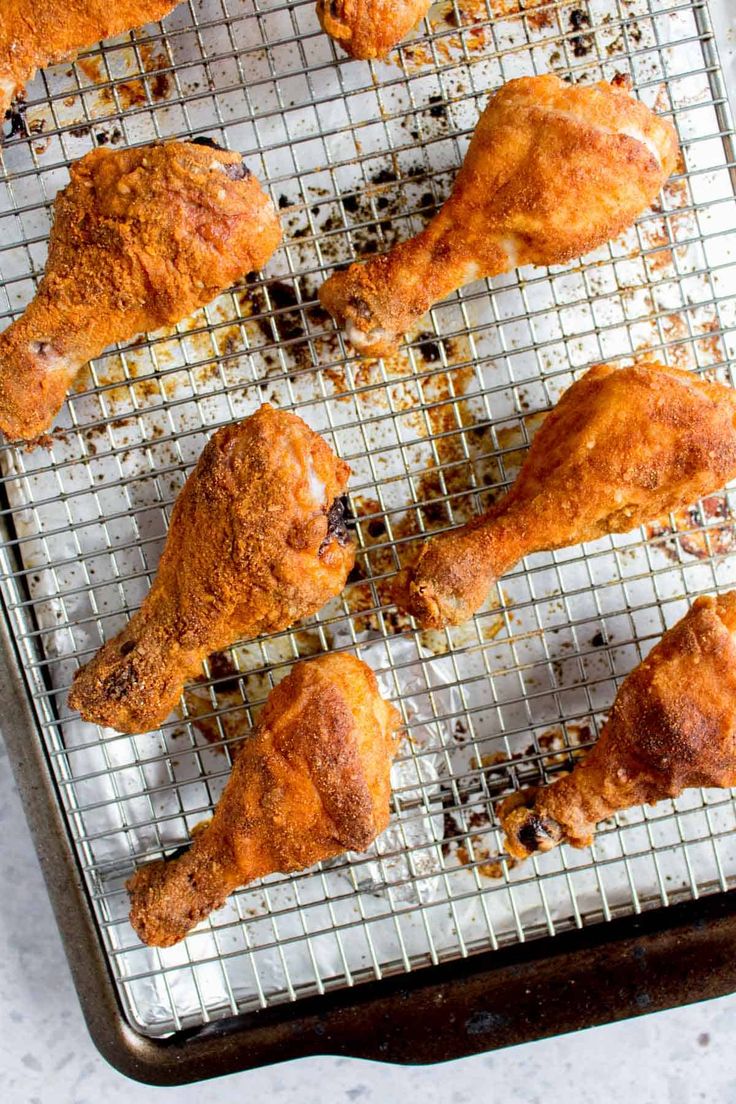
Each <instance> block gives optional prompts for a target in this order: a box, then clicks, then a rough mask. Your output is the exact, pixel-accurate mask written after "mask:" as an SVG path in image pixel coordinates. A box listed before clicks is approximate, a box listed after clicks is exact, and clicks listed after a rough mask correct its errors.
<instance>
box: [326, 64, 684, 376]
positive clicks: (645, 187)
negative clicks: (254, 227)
mask: <svg viewBox="0 0 736 1104" xmlns="http://www.w3.org/2000/svg"><path fill="white" fill-rule="evenodd" d="M676 157H677V140H676V135H675V131H674V129H673V127H672V126H671V125H670V124H669V123H668V122H665V121H664V120H662V119H659V118H658V117H657V116H656V115H654V114H653V113H652V112H651V111H650V110H649V108H647V107H646V106H645V105H644V104H642V103H641V102H640V101H638V100H636V99H635V98H634V97H633V96H632V95H631V94H630V93H629V91H628V89H626V88H624V87H621V86H619V85H610V84H605V83H601V84H597V85H594V86H592V87H591V86H581V85H569V84H566V83H565V82H564V81H561V80H559V78H557V77H555V76H552V75H547V76H540V77H521V78H519V79H518V80H512V81H509V82H508V84H506V85H504V86H503V88H501V89H500V91H498V92H497V93H496V94H495V95H494V96H493V97H492V98H491V100H490V101H489V103H488V106H487V107H486V109H485V111H484V112H483V115H482V116H481V118H480V120H479V122H478V126H477V128H476V131H475V135H474V137H473V141H472V142H471V144H470V149H469V150H468V154H467V157H466V158H465V163H464V165H463V167H462V169H461V170H460V173H459V174H458V177H457V180H456V182H455V186H454V188H453V191H452V195H451V196H450V198H449V199H448V201H447V203H446V204H445V205H444V207H443V208H442V210H441V211H440V212H439V214H437V215H436V216H435V217H434V218H433V219H432V221H431V222H430V223H429V225H428V226H427V227H426V229H425V230H424V231H423V232H422V233H421V234H419V235H418V236H417V237H415V238H412V239H411V240H409V241H407V242H403V243H402V244H401V245H399V246H397V247H396V248H395V249H393V250H391V251H390V252H389V253H387V254H385V255H384V256H381V257H374V258H371V259H370V260H368V261H367V262H365V263H363V264H354V265H351V266H350V267H349V268H348V269H346V270H345V271H344V272H338V273H335V274H334V275H333V276H331V277H330V278H329V280H327V282H326V283H325V284H324V285H323V286H322V288H321V289H320V299H321V301H322V304H323V306H324V307H325V308H326V309H327V310H329V311H330V313H331V314H332V315H333V316H334V318H335V319H336V321H337V322H338V324H339V325H340V326H341V327H343V328H344V329H345V331H346V335H347V337H348V340H350V341H351V342H352V343H353V344H354V345H355V347H356V349H357V350H358V352H361V353H363V354H364V355H367V356H379V355H382V354H384V353H388V352H390V351H391V350H392V349H393V348H394V347H395V345H396V343H397V341H398V340H399V339H400V338H401V336H402V335H403V334H404V333H406V332H407V330H409V329H411V328H412V327H413V326H414V325H415V324H416V323H417V322H418V321H419V319H420V318H421V316H422V314H424V313H425V311H426V310H428V309H429V307H430V306H431V305H432V303H434V302H436V301H437V300H438V299H442V298H444V297H445V296H446V295H449V294H450V292H452V291H454V290H455V289H456V288H458V287H461V286H462V285H463V284H466V283H469V282H471V281H472V280H476V279H479V278H480V277H483V276H493V275H496V274H497V273H499V272H505V271H507V270H508V269H510V268H514V267H515V266H521V265H526V264H536V265H550V264H561V263H563V262H565V261H569V260H571V259H572V258H573V257H577V256H580V255H581V254H584V253H587V252H589V251H590V250H591V249H594V248H596V247H597V246H599V245H601V244H602V243H603V242H605V241H608V240H609V239H610V238H613V237H615V236H616V235H617V234H619V233H620V232H621V231H622V230H623V229H624V228H625V227H626V226H629V225H630V224H631V223H632V222H633V221H634V219H635V218H636V217H637V215H639V214H640V213H641V212H642V211H643V210H644V209H645V208H646V207H647V206H648V205H649V204H650V203H651V202H652V201H653V200H654V198H655V197H656V195H657V193H658V191H659V190H660V188H661V187H662V185H663V184H664V182H665V181H666V179H667V177H668V176H669V175H670V173H671V172H672V170H673V168H674V166H675V160H676Z"/></svg>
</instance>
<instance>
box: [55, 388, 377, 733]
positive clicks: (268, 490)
mask: <svg viewBox="0 0 736 1104" xmlns="http://www.w3.org/2000/svg"><path fill="white" fill-rule="evenodd" d="M349 474H350V468H349V467H348V465H347V464H345V463H344V462H343V461H342V460H338V458H337V457H336V456H335V454H334V453H333V452H332V450H331V449H330V447H329V445H328V444H327V442H326V441H324V440H323V439H322V438H321V437H320V436H319V434H317V433H315V432H314V431H313V430H311V429H310V428H309V427H308V426H307V425H306V424H305V423H304V422H303V421H302V420H301V418H298V417H296V415H294V414H287V413H285V412H282V411H279V410H275V409H274V408H273V407H272V406H269V405H265V406H262V407H261V408H260V410H259V411H257V413H255V414H253V415H252V416H251V417H249V418H246V419H245V420H244V421H242V422H240V423H238V424H235V425H230V426H225V427H224V428H223V429H220V430H218V432H217V433H215V434H214V436H213V437H212V438H211V439H210V441H209V442H208V444H207V445H206V447H205V449H204V451H203V453H202V455H201V457H200V459H199V462H198V463H197V466H196V467H195V469H194V471H193V472H192V474H191V475H190V476H189V478H188V480H187V482H186V484H185V485H184V487H183V489H182V491H181V493H180V494H179V497H178V498H177V500H176V503H175V505H174V509H173V512H172V516H171V526H170V528H169V535H168V538H167V541H166V547H165V548H164V552H163V555H162V556H161V562H160V564H159V568H158V572H157V574H156V578H155V580H154V583H153V586H152V587H151V590H150V591H149V593H148V595H147V597H146V599H145V601H144V602H143V605H142V606H141V608H140V610H139V611H138V612H137V613H136V614H135V615H134V616H133V617H132V618H131V620H130V622H129V623H128V625H127V626H126V628H125V629H123V631H122V632H121V633H119V634H118V635H117V636H116V637H115V638H114V639H113V640H110V641H108V642H107V643H106V644H105V645H104V646H103V647H102V648H101V649H100V651H99V652H98V653H97V655H96V656H95V657H94V659H93V660H92V661H91V662H90V663H88V664H87V666H86V667H83V668H82V669H81V670H80V671H78V672H77V675H76V677H75V679H74V683H73V686H72V689H71V691H70V693H69V704H70V706H71V708H72V709H78V710H79V712H80V713H81V714H82V716H83V718H84V719H85V720H87V721H93V722H96V723H97V724H101V725H108V726H109V727H111V728H115V729H117V730H118V731H119V732H143V731H147V730H149V729H151V728H154V727H155V726H156V725H158V724H160V723H161V722H162V721H163V720H164V719H165V718H166V717H167V716H168V715H169V713H170V712H171V711H172V709H173V708H174V706H175V705H176V704H177V701H178V699H179V695H180V694H181V691H182V687H183V685H184V683H185V681H186V680H187V679H189V678H191V677H193V676H195V675H199V674H200V672H201V666H202V660H203V659H205V658H206V657H207V656H208V655H211V654H212V653H213V652H218V651H221V650H222V649H223V648H226V647H228V646H229V645H231V644H232V643H233V642H234V641H236V640H239V639H244V638H251V637H254V636H257V635H258V634H259V633H267V632H278V631H280V630H282V629H286V628H288V627H289V626H290V625H293V624H294V622H295V621H298V620H299V619H300V618H302V617H307V616H309V615H310V614H312V613H316V611H317V610H318V609H320V608H321V607H322V606H323V605H324V604H325V602H327V601H328V600H329V599H330V598H333V597H334V596H335V595H337V594H339V593H340V592H341V591H342V589H343V587H344V586H345V582H346V580H347V576H348V574H349V572H350V570H351V568H352V566H353V562H354V558H355V552H354V547H353V543H352V541H351V539H350V536H349V534H348V531H347V529H346V527H345V522H344V517H343V505H344V504H343V498H342V496H343V495H344V492H345V489H346V485H347V481H348V476H349Z"/></svg>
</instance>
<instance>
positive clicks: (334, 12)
mask: <svg viewBox="0 0 736 1104" xmlns="http://www.w3.org/2000/svg"><path fill="white" fill-rule="evenodd" d="M431 6H432V0H317V15H318V16H319V21H320V23H321V24H322V28H323V30H325V31H326V32H327V34H328V35H330V37H331V38H334V39H335V41H336V42H337V43H339V45H340V46H342V48H343V50H345V52H346V53H348V54H350V56H351V57H354V58H366V59H367V58H380V57H385V55H386V54H387V53H388V52H389V50H390V49H391V48H392V47H393V46H395V45H396V43H397V42H400V41H401V39H402V38H404V36H405V35H407V34H408V33H409V31H411V30H412V28H414V27H416V25H417V23H418V22H419V20H420V19H421V18H422V17H423V16H425V15H426V14H427V12H428V11H429V9H430V8H431Z"/></svg>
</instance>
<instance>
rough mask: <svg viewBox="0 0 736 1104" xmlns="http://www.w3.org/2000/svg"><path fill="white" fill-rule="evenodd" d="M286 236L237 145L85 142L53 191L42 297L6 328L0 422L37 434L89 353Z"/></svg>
mask: <svg viewBox="0 0 736 1104" xmlns="http://www.w3.org/2000/svg"><path fill="white" fill-rule="evenodd" d="M280 241H281V226H280V223H279V219H278V215H277V214H276V211H275V208H274V206H273V203H272V202H271V200H270V199H269V197H268V196H267V195H266V193H265V192H264V191H263V189H262V188H261V185H260V184H259V183H258V181H257V180H256V178H255V177H254V176H253V175H252V174H251V173H250V172H249V170H248V169H246V168H245V166H244V165H243V162H242V159H241V157H240V154H238V153H232V152H230V151H228V150H222V149H218V148H217V147H214V146H213V145H212V144H211V143H207V144H200V143H198V142H165V143H162V144H157V145H152V146H143V147H140V148H138V149H121V150H110V149H96V150H93V151H92V152H91V153H88V154H87V155H86V156H85V157H83V158H82V159H81V160H80V161H77V162H76V163H75V164H74V165H72V168H71V182H70V183H69V185H68V186H67V187H66V188H64V190H63V191H62V192H60V193H59V195H58V196H57V197H56V201H55V203H54V225H53V229H52V231H51V240H50V243H49V256H48V261H47V263H46V272H45V275H44V278H43V280H42V281H41V283H40V285H39V287H38V291H37V293H36V297H35V299H34V300H33V301H32V302H31V303H30V304H29V306H28V307H27V308H26V311H25V313H24V314H23V315H21V317H20V318H19V319H18V320H17V321H16V322H14V323H13V324H12V325H11V326H9V327H8V329H6V330H5V331H4V332H3V333H2V334H0V429H1V430H2V431H3V433H5V435H6V436H7V437H10V438H21V439H23V440H30V439H33V438H35V437H38V435H39V434H41V433H43V432H44V431H45V430H47V429H48V428H49V427H50V425H51V424H52V422H53V420H54V418H55V417H56V414H57V413H58V411H59V409H60V407H61V405H62V403H63V402H64V398H65V395H66V393H67V391H68V389H69V387H70V386H71V385H72V383H73V382H74V380H75V378H76V376H77V374H78V373H79V371H80V369H81V368H83V367H84V365H85V364H86V363H87V362H88V361H89V360H92V359H93V358H94V357H96V356H99V354H100V353H101V352H102V351H103V349H105V348H106V347H107V346H108V345H111V344H113V343H114V342H117V341H128V340H129V339H130V338H132V337H135V335H136V334H139V333H143V332H145V331H147V330H155V329H158V328H159V327H160V326H171V325H173V324H174V323H176V322H178V321H179V320H180V319H182V318H185V317H186V316H187V315H189V314H191V313H192V311H194V310H196V309H197V308H198V307H201V306H203V304H205V303H208V302H209V301H210V300H211V299H214V298H215V296H216V295H219V294H220V292H221V291H223V290H224V289H225V288H227V287H229V286H230V284H232V283H233V282H234V281H235V280H237V279H239V278H240V277H241V276H243V275H245V274H246V273H248V272H251V271H253V270H254V269H258V268H261V267H262V266H263V265H264V264H265V263H266V261H267V260H268V259H269V257H270V256H271V254H272V253H273V251H274V250H275V249H276V247H277V245H278V244H279V242H280Z"/></svg>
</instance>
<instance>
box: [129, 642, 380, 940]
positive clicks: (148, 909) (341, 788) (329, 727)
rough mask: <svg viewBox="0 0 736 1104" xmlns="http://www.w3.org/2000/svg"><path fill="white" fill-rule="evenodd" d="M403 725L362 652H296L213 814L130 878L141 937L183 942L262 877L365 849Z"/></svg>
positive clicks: (132, 912)
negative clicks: (175, 852)
mask: <svg viewBox="0 0 736 1104" xmlns="http://www.w3.org/2000/svg"><path fill="white" fill-rule="evenodd" d="M399 726H400V717H399V714H398V712H397V710H396V709H394V707H393V706H392V705H391V704H390V703H389V702H387V701H385V700H384V699H383V698H382V697H381V695H380V693H379V691H378V686H377V683H376V679H375V675H374V674H373V672H372V671H371V670H370V668H369V667H367V666H366V665H365V664H364V663H361V662H360V660H358V659H355V658H354V657H353V656H348V655H337V654H335V655H324V656H319V657H318V658H317V659H313V660H309V661H307V662H305V663H298V664H297V665H296V667H294V669H293V671H292V672H291V674H290V675H289V676H288V678H286V679H285V680H284V681H283V682H282V683H280V684H279V685H278V686H277V687H276V689H275V690H274V691H273V692H272V693H271V695H270V696H269V698H268V701H267V702H266V706H265V708H264V711H263V714H262V716H261V719H260V722H259V724H258V727H257V729H256V730H255V733H254V734H253V736H252V737H251V739H249V740H248V741H246V743H245V744H244V745H243V750H242V751H241V753H240V755H239V756H238V759H237V761H236V763H235V766H234V767H233V772H232V775H231V776H230V781H229V782H228V785H227V787H226V789H225V792H224V794H223V795H222V798H221V799H220V802H219V804H218V806H217V808H216V810H215V814H214V817H213V819H212V821H211V823H210V824H209V825H208V826H207V827H206V828H204V829H203V830H201V831H199V832H197V834H196V835H195V837H194V839H193V842H192V845H191V847H190V848H189V850H188V851H187V852H186V853H185V854H184V855H182V856H181V857H179V858H176V859H171V860H168V861H160V862H154V863H149V864H148V865H146V866H143V867H141V868H140V869H139V870H137V871H136V873H135V874H134V875H133V877H132V878H131V879H130V881H129V882H128V890H129V892H130V899H131V910H130V921H131V924H132V925H133V927H134V928H135V930H136V931H137V933H138V935H139V936H140V937H141V939H142V940H143V942H144V943H148V944H151V945H153V946H159V947H167V946H170V945H171V944H172V943H177V942H178V941H179V940H180V939H183V938H184V936H185V935H186V934H187V932H188V931H189V930H190V929H191V928H192V927H194V925H195V924H197V923H199V921H200V920H202V919H204V917H206V916H208V915H209V913H210V912H212V910H213V909H215V908H219V907H220V906H221V905H222V904H223V903H224V901H225V899H226V898H227V896H228V895H229V894H230V893H232V891H233V890H234V889H235V888H236V887H237V886H239V885H244V884H246V883H247V882H250V881H253V880H254V879H255V878H262V877H264V876H265V875H266V874H271V873H274V872H276V871H278V872H281V873H288V872H289V871H292V870H300V869H302V868H303V867H306V866H311V865H312V864H313V863H315V862H318V861H320V860H322V859H328V858H331V857H332V856H334V855H339V854H340V853H341V852H343V851H349V850H358V851H363V850H365V848H366V847H368V846H369V845H370V843H371V842H372V841H373V839H375V837H376V836H377V835H378V834H379V833H380V832H382V831H383V830H384V828H386V826H387V824H388V818H389V796H390V792H391V784H390V777H389V771H390V766H391V759H392V757H393V754H394V752H395V750H396V744H397V738H398V731H399Z"/></svg>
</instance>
